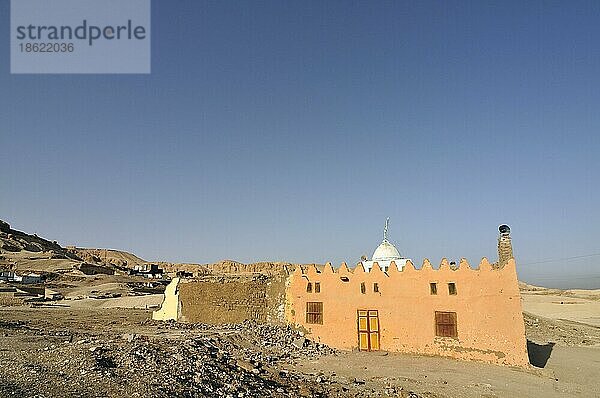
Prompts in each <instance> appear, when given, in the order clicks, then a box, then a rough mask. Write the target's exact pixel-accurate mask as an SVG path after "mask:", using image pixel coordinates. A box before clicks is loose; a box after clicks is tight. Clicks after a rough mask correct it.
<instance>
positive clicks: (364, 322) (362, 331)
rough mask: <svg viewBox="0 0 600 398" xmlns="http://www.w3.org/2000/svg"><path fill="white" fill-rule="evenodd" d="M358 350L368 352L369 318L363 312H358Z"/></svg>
mask: <svg viewBox="0 0 600 398" xmlns="http://www.w3.org/2000/svg"><path fill="white" fill-rule="evenodd" d="M358 349H359V350H361V351H368V350H369V316H368V311H363V310H358Z"/></svg>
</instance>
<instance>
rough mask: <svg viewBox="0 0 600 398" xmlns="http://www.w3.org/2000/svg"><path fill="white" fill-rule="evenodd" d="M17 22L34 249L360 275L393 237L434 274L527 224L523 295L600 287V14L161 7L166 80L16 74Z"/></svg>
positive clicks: (20, 133) (465, 5) (155, 40)
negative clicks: (56, 245)
mask: <svg viewBox="0 0 600 398" xmlns="http://www.w3.org/2000/svg"><path fill="white" fill-rule="evenodd" d="M323 3H325V4H323ZM8 4H9V2H8V1H7V0H1V1H0V16H1V20H0V24H1V26H3V27H6V28H4V29H3V31H4V33H5V34H4V35H3V36H2V37H3V38H2V39H1V40H0V54H4V56H3V57H0V153H1V154H2V156H1V157H0V170H1V172H0V186H1V187H2V188H1V190H0V218H2V219H5V220H6V221H8V222H10V223H11V224H12V225H13V226H14V227H15V228H19V229H22V230H25V231H28V232H37V233H38V234H40V235H42V236H45V237H48V238H50V239H57V240H58V241H59V242H60V243H62V244H77V245H80V246H91V247H110V248H117V249H124V250H128V251H131V252H134V253H136V254H138V255H140V256H141V257H143V258H145V259H149V260H159V259H160V260H170V261H189V262H201V263H205V262H213V261H217V260H220V259H225V258H228V259H236V260H239V261H244V262H250V261H258V260H282V261H292V262H325V261H332V262H333V263H334V264H338V263H340V262H341V261H347V262H348V263H349V264H354V263H355V262H356V261H357V260H358V259H359V258H360V256H361V255H363V254H366V255H368V256H370V254H371V253H372V251H373V250H374V249H375V247H376V246H377V245H378V243H379V242H380V240H381V233H382V229H383V224H384V221H385V218H386V217H388V216H389V217H390V218H391V221H390V232H389V235H390V239H391V240H392V241H393V242H394V243H395V244H396V245H397V247H398V248H399V249H400V251H401V252H402V253H403V254H404V255H406V256H407V257H410V258H413V259H414V260H415V262H416V263H417V264H420V263H421V261H422V259H423V258H425V257H427V258H429V259H430V260H431V261H432V262H433V263H439V261H440V259H441V258H442V257H448V258H449V259H459V258H461V257H466V258H467V259H468V260H469V261H470V263H471V264H473V265H474V264H476V263H478V262H479V259H480V258H481V257H483V256H487V257H488V258H490V260H495V259H496V257H497V254H496V243H497V242H496V239H497V226H498V225H499V224H501V223H507V224H509V225H510V226H511V228H512V237H513V246H514V251H515V256H516V259H517V262H518V267H519V268H518V271H519V276H520V278H521V279H523V280H526V281H528V282H531V283H538V284H544V285H547V286H562V287H596V288H600V256H597V255H596V256H589V255H591V254H599V253H600V243H599V240H598V236H599V233H598V225H599V224H600V211H599V210H598V203H600V186H599V184H598V175H599V172H600V158H599V156H598V153H599V151H600V137H599V127H600V112H599V111H598V110H599V108H600V83H599V79H598V71H599V70H600V50H599V44H598V38H599V37H600V24H599V20H600V3H598V2H583V1H575V2H552V1H543V2H535V1H529V2H509V1H499V2H479V1H473V2H454V1H450V2H445V1H434V2H426V1H422V2H408V1H400V2H337V1H336V2H334V1H331V2H318V1H315V2H277V1H273V2H203V1H177V2H170V1H161V2H158V1H154V2H153V3H152V73H151V74H150V75H11V74H10V72H9V67H10V65H9V58H8V54H9V35H8V24H9V6H8ZM584 255H585V256H587V257H581V258H572V257H576V256H584ZM542 261H543V262H542Z"/></svg>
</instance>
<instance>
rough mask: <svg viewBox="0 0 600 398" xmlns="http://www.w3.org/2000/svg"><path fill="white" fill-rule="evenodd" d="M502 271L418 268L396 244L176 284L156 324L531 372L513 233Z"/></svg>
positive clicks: (504, 233)
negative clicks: (280, 333) (338, 258)
mask: <svg viewBox="0 0 600 398" xmlns="http://www.w3.org/2000/svg"><path fill="white" fill-rule="evenodd" d="M499 232H500V235H499V238H498V256H499V258H498V262H497V263H494V264H490V263H489V261H488V260H487V259H486V258H483V259H482V260H481V262H480V263H479V266H478V267H477V268H472V267H471V266H470V265H469V264H468V263H467V261H466V260H464V259H463V260H461V261H460V262H459V264H458V265H455V264H452V265H451V264H450V263H449V262H448V261H447V260H446V259H443V260H442V261H441V264H440V266H439V268H438V269H434V268H433V267H432V265H431V264H430V262H429V261H428V260H427V259H426V260H424V261H423V265H422V267H421V268H419V269H417V268H415V266H414V265H413V263H412V261H411V260H410V259H407V258H404V257H402V256H401V255H400V253H399V251H398V250H397V249H396V248H395V247H394V245H393V244H392V243H391V242H390V241H389V240H388V237H387V222H386V228H385V230H384V236H383V241H382V242H381V244H380V245H379V246H378V247H377V249H376V250H375V252H374V254H373V256H372V258H371V259H370V260H363V261H362V262H360V263H358V264H357V265H356V267H354V268H353V269H350V268H348V267H347V265H346V264H345V263H344V264H342V265H341V267H339V268H337V269H334V268H333V267H332V266H331V264H329V263H328V264H326V265H325V266H324V267H317V266H314V265H311V266H308V267H305V268H302V267H297V268H296V269H295V270H282V272H281V273H280V274H277V275H270V276H264V275H251V276H243V275H230V276H222V275H221V276H218V277H216V276H210V277H204V278H195V279H180V278H175V279H173V281H172V282H171V284H170V285H169V286H168V287H167V289H166V290H165V300H164V303H163V305H162V307H161V309H159V310H158V311H155V313H154V314H153V318H154V319H162V320H166V319H174V320H179V321H184V322H206V323H221V322H222V323H226V322H239V321H243V320H244V319H254V320H256V321H258V322H272V323H287V324H290V325H292V326H294V327H297V328H300V329H303V330H305V332H306V333H307V337H309V338H311V339H313V340H316V341H319V342H322V343H325V344H327V345H329V346H332V347H336V348H339V349H345V350H352V349H358V350H363V351H378V350H385V351H397V352H405V353H416V354H423V355H439V356H447V357H453V358H458V359H465V360H479V361H485V362H490V363H496V364H501V365H511V366H523V367H524V366H527V365H528V356H527V347H526V339H525V327H524V322H523V315H522V309H521V301H520V293H519V287H518V280H517V272H516V264H515V260H514V258H513V254H512V244H511V238H510V228H509V227H508V226H506V225H502V226H500V228H499Z"/></svg>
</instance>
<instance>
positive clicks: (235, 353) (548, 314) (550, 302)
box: [0, 285, 600, 397]
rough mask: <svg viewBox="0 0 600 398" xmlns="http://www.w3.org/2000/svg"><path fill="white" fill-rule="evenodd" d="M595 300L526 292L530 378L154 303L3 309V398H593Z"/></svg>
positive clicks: (596, 385) (598, 340)
mask: <svg viewBox="0 0 600 398" xmlns="http://www.w3.org/2000/svg"><path fill="white" fill-rule="evenodd" d="M104 288H114V286H112V285H108V286H104ZM97 289H99V288H96V290H97ZM599 298H600V292H598V291H557V290H550V289H542V288H536V289H535V290H533V289H527V288H525V289H523V291H522V299H523V309H524V317H525V323H526V330H527V337H528V340H529V351H530V357H531V362H532V366H531V368H529V369H517V368H509V367H500V366H495V365H488V364H484V363H476V362H467V361H458V360H453V359H444V358H437V357H423V356H415V355H405V354H397V353H389V352H384V351H381V352H372V353H365V352H343V351H336V350H331V349H328V348H327V347H324V346H321V345H318V344H314V343H311V342H309V341H307V340H305V339H304V338H303V337H302V336H300V335H298V334H297V332H295V331H292V330H290V329H287V328H285V327H277V326H259V325H255V324H250V323H247V324H241V325H223V326H210V325H203V324H196V325H190V324H177V323H170V322H167V323H161V322H156V321H151V320H150V311H151V310H150V309H145V308H147V307H152V306H154V305H156V304H157V303H160V301H161V295H147V296H138V297H118V298H110V299H81V300H61V301H59V302H57V303H55V304H52V305H49V306H38V307H25V306H22V307H3V308H0V333H1V334H2V339H0V396H2V397H134V396H141V397H169V396H181V397H194V396H199V397H202V396H207V397H208V396H224V397H226V396H230V397H254V396H257V397H259V396H266V397H269V396H273V397H287V396H307V397H308V396H322V397H326V396H333V397H342V396H344V397H345V396H356V397H363V396H373V397H378V396H401V397H402V396H404V397H574V396H579V397H597V396H600V377H599V376H600V327H599V325H598V320H599V317H600V300H599ZM134 307H135V308H134ZM573 308H575V309H573Z"/></svg>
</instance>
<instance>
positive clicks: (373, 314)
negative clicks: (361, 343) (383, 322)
mask: <svg viewBox="0 0 600 398" xmlns="http://www.w3.org/2000/svg"><path fill="white" fill-rule="evenodd" d="M369 350H370V351H378V350H379V315H378V313H377V311H373V310H372V311H369Z"/></svg>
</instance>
